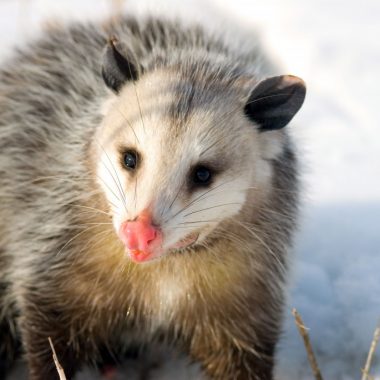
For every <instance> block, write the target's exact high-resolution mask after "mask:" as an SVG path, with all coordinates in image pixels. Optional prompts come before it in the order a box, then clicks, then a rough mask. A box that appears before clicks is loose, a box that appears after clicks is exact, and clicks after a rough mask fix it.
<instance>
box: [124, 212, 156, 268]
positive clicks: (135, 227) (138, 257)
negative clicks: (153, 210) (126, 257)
mask: <svg viewBox="0 0 380 380" xmlns="http://www.w3.org/2000/svg"><path fill="white" fill-rule="evenodd" d="M119 236H120V239H121V241H122V242H123V243H124V244H125V246H126V248H127V249H128V250H129V253H130V256H131V258H132V259H133V260H135V261H146V260H148V259H149V258H150V257H151V256H152V254H153V253H154V251H156V250H157V249H158V248H160V247H161V244H162V233H161V231H160V230H159V229H158V228H157V227H156V226H154V225H153V223H152V219H151V216H150V215H149V213H147V212H145V211H144V212H142V213H141V214H140V215H139V216H138V217H137V218H136V219H135V220H133V221H125V222H124V223H122V225H121V226H120V231H119Z"/></svg>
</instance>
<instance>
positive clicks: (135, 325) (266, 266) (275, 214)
mask: <svg viewBox="0 0 380 380" xmlns="http://www.w3.org/2000/svg"><path fill="white" fill-rule="evenodd" d="M112 35H115V36H117V37H118V39H119V40H120V41H123V42H124V44H125V47H126V49H127V51H126V53H127V54H130V55H131V56H133V57H134V59H135V61H136V62H138V63H139V65H141V69H142V72H143V73H152V72H155V71H158V70H162V69H164V70H165V69H170V70H171V71H172V72H174V73H175V81H176V83H177V84H176V86H174V87H173V86H172V87H171V92H172V93H174V94H175V95H174V98H175V99H177V101H176V102H174V103H172V104H171V105H170V106H169V107H168V109H167V110H166V111H164V112H165V114H167V115H168V117H169V119H170V120H175V123H173V125H176V126H177V127H176V128H179V129H180V128H181V126H183V125H185V124H186V123H187V121H188V119H189V118H190V117H191V115H192V113H194V109H197V107H198V108H199V107H201V108H202V107H203V108H206V109H207V107H208V104H212V105H213V107H215V109H216V108H218V107H220V108H223V99H222V100H221V99H219V100H215V99H214V95H210V94H215V93H219V92H222V93H223V94H225V97H224V99H229V98H233V97H234V96H235V94H236V90H234V89H233V88H234V87H236V86H237V84H238V83H239V81H242V80H245V79H246V78H254V80H253V81H251V84H252V83H257V82H258V81H259V80H260V79H262V77H263V74H262V73H263V72H265V71H266V70H267V68H264V69H260V65H261V63H262V62H263V59H262V57H261V56H260V53H259V52H257V51H255V50H253V51H251V52H239V49H238V48H234V47H232V46H227V45H226V44H225V43H224V42H223V39H222V38H217V37H213V36H211V35H209V34H208V33H206V32H204V31H203V30H202V29H201V28H199V27H193V28H189V29H184V28H183V27H182V26H181V25H179V24H175V23H171V22H168V21H160V20H155V19H149V20H145V21H136V20H135V19H131V18H129V19H124V20H122V21H120V22H119V23H118V24H116V25H115V24H107V25H105V26H99V25H91V24H89V25H75V26H72V27H69V28H67V29H62V30H53V31H51V32H50V34H49V35H46V36H45V37H43V38H42V39H41V40H39V41H37V42H35V43H33V44H31V45H30V46H29V47H28V48H26V49H25V50H23V51H21V52H18V53H17V54H15V56H14V57H13V59H11V60H10V61H8V62H6V63H5V65H4V66H3V68H2V69H1V71H0V264H1V267H0V273H1V276H0V326H7V327H6V328H5V329H4V330H3V331H8V334H7V336H3V335H1V334H0V339H1V341H0V354H1V353H2V350H3V351H4V352H5V354H4V355H3V358H6V360H8V361H10V360H11V358H12V356H13V351H16V346H17V341H18V339H20V337H21V339H22V343H23V347H24V350H25V353H26V358H27V360H28V363H29V369H30V378H31V379H33V380H37V379H41V380H42V379H45V378H47V377H46V376H50V377H51V378H53V377H54V376H56V375H55V374H54V373H55V372H54V368H53V363H52V362H51V361H50V362H49V360H50V352H49V346H48V344H47V340H46V338H47V336H51V337H52V338H53V341H54V343H55V345H56V348H57V350H59V353H60V355H61V359H62V362H63V363H64V366H65V365H66V370H67V373H68V375H69V376H70V375H71V374H73V373H74V372H75V370H76V368H74V367H76V366H80V365H81V364H82V363H85V362H91V361H94V360H96V358H97V354H98V347H99V345H106V346H108V347H110V346H111V347H113V348H115V349H116V348H117V347H119V346H120V345H124V343H125V342H119V341H118V339H117V338H118V337H119V336H120V334H121V332H122V333H123V334H124V333H125V331H127V332H128V331H132V332H131V333H127V334H126V335H127V336H128V341H129V340H130V341H134V340H135V338H136V337H139V338H140V340H142V341H144V343H146V342H149V341H150V340H153V339H154V338H155V337H156V336H157V331H160V332H161V331H163V332H164V335H165V336H166V337H167V339H168V340H169V341H170V342H176V343H178V344H179V346H180V347H181V348H182V349H184V350H185V351H186V352H188V353H189V354H190V355H191V356H192V357H193V358H194V359H196V360H199V361H200V362H201V363H202V365H203V367H204V369H205V372H206V373H208V374H209V376H210V377H211V378H213V379H271V378H272V366H273V355H274V347H275V344H276V342H277V339H278V336H279V333H280V326H281V320H282V311H283V304H284V285H285V283H286V276H287V271H288V268H287V266H288V259H287V251H288V249H289V247H290V246H291V241H292V235H293V231H294V228H295V224H296V217H297V208H298V180H297V164H296V159H295V155H294V152H293V147H292V144H291V142H290V140H289V138H288V137H287V135H286V133H285V132H284V131H281V136H282V139H283V145H284V148H283V149H282V150H281V152H280V153H279V155H277V156H276V157H269V158H267V160H266V165H268V167H269V168H270V170H271V173H272V174H271V178H272V179H271V181H270V182H271V183H270V190H268V192H267V193H266V194H265V196H264V197H263V198H264V199H263V201H260V202H259V203H258V202H256V198H255V197H256V193H255V192H254V191H251V192H248V195H247V201H246V204H245V205H244V208H243V210H242V211H241V212H240V213H239V215H238V216H236V217H235V218H232V219H231V220H226V221H223V222H222V223H220V224H219V225H218V228H217V229H215V231H214V232H213V233H212V234H210V236H209V240H208V241H206V242H205V244H204V246H203V247H198V248H197V249H195V250H194V252H188V253H187V254H185V255H183V256H180V255H175V254H173V256H172V257H167V258H165V259H163V260H162V261H160V262H159V263H157V264H150V265H149V266H148V267H146V268H147V269H136V270H134V272H132V273H131V274H130V281H129V280H128V281H127V280H126V282H125V284H124V285H123V284H122V283H121V282H120V281H119V282H117V281H116V279H117V278H118V276H119V277H120V271H121V270H122V268H121V269H120V268H116V267H115V268H113V267H112V268H111V269H109V268H107V267H106V266H107V265H108V264H107V254H108V253H107V252H104V256H105V257H104V258H103V259H99V260H100V261H99V262H100V263H102V261H101V260H104V265H105V267H106V268H107V270H106V271H107V272H106V273H100V272H98V271H97V269H99V266H97V265H98V264H96V265H95V260H98V259H95V258H94V263H93V262H91V259H89V257H90V255H89V254H88V253H87V251H91V249H92V248H93V247H94V244H95V243H94V242H93V241H90V240H87V241H86V240H85V239H86V238H81V237H80V236H79V237H78V238H75V236H77V234H78V233H79V234H81V233H82V232H83V234H84V236H87V235H86V233H85V232H84V231H85V228H86V227H88V226H89V225H83V220H85V221H88V222H89V223H90V222H91V221H92V220H93V221H95V222H104V223H106V222H110V221H111V220H110V218H109V217H108V216H103V219H102V218H101V216H99V215H98V214H95V213H91V210H89V209H87V210H86V209H85V208H83V207H89V206H92V207H96V208H100V209H102V210H104V212H108V211H109V208H108V205H107V204H106V202H105V200H104V197H103V196H102V192H101V189H100V188H99V186H98V185H97V183H96V181H95V180H94V177H95V173H94V168H93V166H94V165H95V162H94V160H95V159H96V158H95V159H94V157H93V156H91V154H92V153H91V152H93V150H92V148H91V144H92V143H93V138H94V135H95V133H96V131H97V129H98V128H99V125H100V123H101V121H102V118H103V116H102V112H101V109H102V107H103V105H104V103H105V101H106V100H107V99H108V97H109V93H108V91H107V89H106V87H105V85H104V83H103V80H102V77H101V74H100V73H101V63H102V55H103V51H104V48H105V46H106V43H107V40H108V38H109V36H112ZM258 68H259V69H258ZM260 73H261V74H260ZM189 82H190V83H194V84H195V86H194V88H195V87H196V88H197V90H196V91H195V90H194V88H192V87H188V86H187V83H189ZM202 84H203V87H202ZM194 91H195V92H194ZM246 91H247V93H246V94H243V95H242V97H244V96H245V97H247V96H248V89H247V88H246ZM208 96H209V97H210V98H208ZM136 117H137V118H138V117H139V115H136ZM173 128H174V127H173ZM172 134H173V136H175V134H176V130H175V128H174V129H173V132H172ZM268 136H269V135H268ZM231 140H233V138H232V136H231ZM176 143H177V144H179V142H178V141H176ZM236 149H238V147H237V148H236ZM247 165H248V164H247ZM250 165H251V164H250ZM252 165H253V164H252ZM248 166H249V165H248ZM243 174H244V173H243ZM243 174H242V175H243ZM81 207H82V208H81ZM241 223H250V225H251V226H252V231H253V232H252V231H249V228H248V231H247V228H246V227H244V226H243V227H242V225H241ZM245 226H247V224H245ZM94 228H95V229H97V228H98V227H94ZM107 229H109V230H111V227H107V226H104V231H105V233H106V234H107V233H109V235H110V236H114V235H112V233H113V232H111V231H108V232H107ZM101 231H102V230H101ZM228 234H230V235H228ZM81 236H83V235H81ZM103 236H104V235H103ZM228 236H230V239H228ZM74 238H75V239H74ZM114 238H115V239H116V236H114ZM71 239H74V240H72V241H71ZM99 239H101V237H100V238H99ZM236 241H239V242H240V243H237V242H236ZM115 247H116V248H115V249H119V246H118V243H117V242H115ZM112 248H113V245H112V244H111V246H110V249H112ZM236 249H239V250H241V251H242V252H243V253H244V254H245V256H246V257H249V260H248V259H247V261H244V260H245V259H244V260H243V261H242V262H240V263H239V265H238V266H237V268H238V269H239V270H240V268H242V267H245V266H248V263H249V266H250V267H249V270H248V269H247V274H246V275H245V272H244V273H242V275H241V276H242V277H241V278H242V279H241V280H240V279H239V281H241V283H240V282H239V281H237V284H236V286H232V287H231V290H230V289H229V288H228V283H227V284H226V287H227V288H226V291H225V292H224V293H226V294H227V295H228V296H227V295H226V296H225V295H224V293H223V295H219V293H217V292H216V293H215V294H214V295H213V296H212V294H213V291H212V289H211V290H209V289H208V286H209V284H210V286H211V285H212V284H216V283H217V281H216V280H215V281H214V280H213V279H208V278H207V268H206V269H202V270H201V269H199V267H197V266H198V264H199V263H204V264H205V265H210V266H213V265H215V266H216V265H217V264H218V260H224V259H225V257H226V256H225V255H224V253H223V252H224V251H227V250H230V251H231V252H233V251H235V250H236ZM207 252H210V254H209V256H206V259H200V258H199V257H201V256H202V255H205V254H207ZM191 254H194V257H193V258H191ZM213 255H214V256H213ZM242 256H244V255H242ZM207 257H208V258H207ZM213 257H215V259H213ZM197 260H198V261H197ZM202 260H205V261H202ZM226 262H227V261H226ZM228 262H229V261H228ZM207 263H208V264H207ZM152 265H155V267H154V268H153V267H152ZM228 265H230V264H228ZM222 269H223V271H224V267H223V268H222ZM144 270H145V271H146V272H144ZM210 270H211V269H210ZM232 272H233V271H232V269H231V273H232ZM166 278H168V279H170V281H172V283H173V286H175V284H176V283H177V282H176V281H178V283H179V282H180V281H181V282H185V283H186V284H188V289H189V293H188V297H189V298H188V301H187V303H185V301H184V300H181V302H179V303H178V310H176V311H172V309H171V308H170V307H169V306H168V307H167V309H165V310H160V311H159V312H157V310H156V309H155V307H154V305H153V302H154V301H152V306H151V308H149V307H147V306H146V305H147V304H149V300H151V299H152V300H154V299H155V298H157V295H155V293H154V291H153V290H151V293H152V294H149V292H148V290H141V288H139V287H138V286H137V285H136V283H137V284H139V283H140V284H141V286H142V285H144V288H145V287H146V288H149V286H150V285H152V286H151V287H150V288H149V289H155V286H157V285H156V284H157V282H159V281H161V280H165V279H166ZM113 279H115V282H113ZM221 279H223V281H226V279H228V276H227V274H226V273H224V272H223V274H222V276H221ZM209 281H210V282H209ZM213 281H214V282H213ZM227 282H228V281H227ZM87 283H88V287H87V288H86V289H85V290H84V291H83V293H81V291H80V290H81V286H82V285H83V284H87ZM83 286H84V285H83ZM84 287H85V286H84ZM74 290H78V292H77V293H76V292H75V291H74ZM163 302H165V299H164V298H163ZM156 312H157V313H158V314H159V315H160V317H162V318H163V319H164V320H165V323H162V321H161V322H159V321H158V319H157V318H156V317H155V313H156ZM166 312H167V315H165V313H166ZM226 316H227V317H228V318H227V317H226ZM224 318H225V319H224ZM16 321H17V326H18V327H17V330H18V332H17V333H16V331H15V327H14V326H15V323H16ZM4 335H5V334H4ZM9 341H11V342H13V343H12V344H7V342H9ZM13 347H14V348H13ZM65 347H66V349H65ZM67 347H70V350H68V349H67ZM41 358H45V359H44V360H45V361H44V360H41ZM0 361H1V357H0ZM49 363H50V364H49ZM49 366H50V368H47V367H49ZM67 366H68V367H67ZM71 367H73V368H71ZM53 374H54V375H53ZM50 377H49V378H50Z"/></svg>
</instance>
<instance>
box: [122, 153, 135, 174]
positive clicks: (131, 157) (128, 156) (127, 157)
mask: <svg viewBox="0 0 380 380" xmlns="http://www.w3.org/2000/svg"><path fill="white" fill-rule="evenodd" d="M123 165H124V166H125V167H126V168H127V169H129V170H134V169H136V166H137V153H136V152H135V151H133V150H128V151H127V152H125V153H124V156H123Z"/></svg>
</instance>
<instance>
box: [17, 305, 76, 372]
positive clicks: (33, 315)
mask: <svg viewBox="0 0 380 380" xmlns="http://www.w3.org/2000/svg"><path fill="white" fill-rule="evenodd" d="M36 304H38V302H36ZM36 304H34V305H33V307H30V308H29V309H28V308H27V309H26V310H24V313H23V314H22V315H23V316H22V318H21V319H20V330H21V336H22V343H23V346H24V350H25V354H26V360H27V364H28V371H29V379H30V380H46V379H49V380H50V379H51V380H59V374H58V371H57V368H56V366H55V363H54V360H53V356H52V350H51V347H50V344H49V338H50V339H51V341H52V343H53V346H54V349H55V351H56V354H57V358H58V361H59V363H60V365H61V366H62V367H63V369H64V372H65V375H66V378H67V380H70V379H72V378H73V377H74V374H75V372H76V371H77V370H78V367H79V359H78V358H77V357H76V355H75V352H74V349H73V347H72V345H71V344H69V337H68V332H69V328H68V327H67V326H65V325H63V324H62V320H61V317H60V315H59V314H58V313H57V312H50V313H49V312H47V311H46V310H42V309H38V306H36Z"/></svg>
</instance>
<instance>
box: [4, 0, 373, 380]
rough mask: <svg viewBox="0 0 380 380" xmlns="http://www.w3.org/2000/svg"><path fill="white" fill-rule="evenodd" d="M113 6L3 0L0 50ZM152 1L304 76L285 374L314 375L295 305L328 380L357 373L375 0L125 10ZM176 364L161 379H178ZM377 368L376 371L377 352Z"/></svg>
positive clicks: (369, 236)
mask: <svg viewBox="0 0 380 380" xmlns="http://www.w3.org/2000/svg"><path fill="white" fill-rule="evenodd" d="M110 3H111V2H107V1H105V0H104V1H100V0H99V1H97V2H96V3H95V2H94V1H90V0H87V1H80V2H78V1H73V0H70V1H64V2H63V1H54V0H50V1H49V0H44V1H43V0H34V1H32V0H28V1H26V0H23V1H21V0H20V1H15V0H13V1H11V0H1V1H0V49H1V50H0V57H3V56H7V55H8V54H9V53H10V51H11V47H12V46H13V45H14V44H15V43H19V42H20V41H24V40H25V38H26V37H28V36H29V35H30V32H31V31H32V32H35V31H36V30H38V27H39V25H41V22H42V21H44V20H49V19H50V20H51V19H52V18H53V19H54V20H57V19H65V20H70V19H73V18H76V19H77V18H80V19H83V18H99V17H100V16H102V15H104V14H106V13H108V12H109V8H110ZM114 3H117V1H114ZM147 4H148V5H149V4H150V5H151V4H155V7H156V8H159V10H158V12H166V10H167V9H170V10H171V12H172V10H173V8H174V9H177V10H178V12H181V13H182V14H185V15H187V14H190V15H191V14H193V13H194V12H193V11H194V10H195V11H196V10H197V9H198V10H201V16H200V18H201V19H203V21H205V22H211V20H215V19H218V18H219V19H220V18H222V19H223V18H228V19H229V20H232V21H233V22H236V23H237V24H238V25H240V26H242V27H244V28H246V29H248V30H249V29H250V28H255V29H258V30H259V32H260V34H261V37H262V39H263V41H264V42H265V45H266V46H267V48H268V50H269V51H270V52H271V54H272V56H273V57H274V58H275V59H276V60H277V61H278V62H280V63H281V64H282V66H283V67H284V72H289V73H294V74H296V75H299V76H301V77H303V78H304V79H305V80H306V82H307V84H308V96H307V101H306V104H305V106H304V108H303V109H302V112H300V114H299V115H298V116H297V118H296V120H295V123H294V127H293V134H294V136H295V138H296V139H297V140H298V143H299V146H300V147H301V149H302V151H303V154H304V157H305V158H304V162H305V170H304V171H305V180H306V193H307V196H306V199H305V213H304V223H303V225H302V230H301V233H300V235H299V239H298V244H297V255H296V257H295V260H294V261H295V271H294V278H293V285H292V292H291V296H290V300H289V312H288V316H289V318H288V321H287V324H286V329H285V333H284V338H283V340H282V341H281V345H280V354H279V365H278V370H277V371H278V378H279V379H284V380H291V379H292V380H294V379H311V378H312V376H311V373H310V370H309V368H308V366H307V362H306V356H305V352H304V349H303V347H302V343H301V341H300V338H299V336H298V333H297V331H296V329H295V327H294V325H293V321H292V319H291V315H290V307H292V306H294V307H297V308H298V309H299V311H300V312H301V314H302V316H303V318H304V321H305V323H306V324H307V326H308V327H309V328H310V334H311V338H312V340H313V344H314V348H315V350H316V352H317V355H318V358H319V361H320V366H321V368H322V369H323V373H324V374H325V377H326V378H327V379H336V380H340V379H341V380H350V379H358V378H360V369H361V368H362V367H363V365H364V361H365V357H366V353H367V350H368V347H369V343H370V341H371V337H372V333H373V330H374V328H375V325H376V322H377V320H378V318H379V317H380V297H379V294H380V231H379V227H380V131H379V130H378V128H379V126H378V125H377V121H378V120H380V107H379V102H380V96H379V90H378V87H377V86H378V85H379V84H380V82H379V77H380V65H379V62H380V39H379V38H378V36H379V35H380V22H379V20H380V2H379V0H365V1H358V0H346V1H344V0H332V1H327V0H309V1H302V0H283V1H275V0H266V1H258V0H234V1H230V0H208V1H206V0H203V1H202V0H194V1H190V0H188V1H181V2H179V1H175V0H161V1H157V0H156V1H153V0H151V1H149V0H133V1H132V0H130V1H127V7H126V8H127V9H128V11H129V10H130V9H132V8H136V7H137V8H141V9H142V8H146V6H147ZM128 7H129V8H128ZM379 351H380V350H379ZM178 363H180V362H179V361H178V360H177V361H172V364H170V363H169V364H167V365H166V366H165V368H163V369H160V370H158V371H156V372H155V377H154V378H155V379H168V378H173V379H179V378H180V376H179V375H178V373H177V374H175V371H179V369H178V368H179V367H181V365H179V364H178ZM182 367H184V365H182ZM373 375H375V376H377V377H376V379H380V352H378V353H377V361H376V363H375V364H374V365H373ZM194 376H195V377H194ZM15 378H17V379H19V378H20V377H19V376H17V375H16V376H15ZM128 378H130V377H128ZM184 378H185V377H184ZM186 378H189V379H190V378H192V379H195V378H197V375H193V377H191V375H189V377H186Z"/></svg>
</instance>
